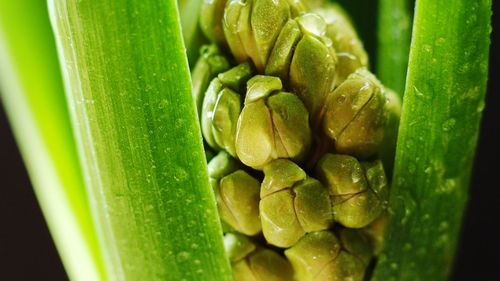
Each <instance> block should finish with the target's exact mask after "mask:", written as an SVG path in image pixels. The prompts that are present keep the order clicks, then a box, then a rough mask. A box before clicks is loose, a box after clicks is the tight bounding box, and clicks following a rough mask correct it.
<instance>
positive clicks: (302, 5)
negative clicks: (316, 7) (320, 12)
mask: <svg viewBox="0 0 500 281" xmlns="http://www.w3.org/2000/svg"><path fill="white" fill-rule="evenodd" d="M287 2H288V5H289V6H290V14H291V18H296V17H298V16H300V15H301V14H304V13H305V12H306V11H307V10H308V9H309V7H310V6H309V4H310V2H311V1H310V0H305V1H303V0H287Z"/></svg>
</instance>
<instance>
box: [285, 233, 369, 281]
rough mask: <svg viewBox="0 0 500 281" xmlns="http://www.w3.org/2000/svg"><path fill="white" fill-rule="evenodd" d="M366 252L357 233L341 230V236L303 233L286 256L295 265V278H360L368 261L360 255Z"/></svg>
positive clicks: (312, 280) (310, 280) (334, 280)
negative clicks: (344, 232) (345, 232)
mask: <svg viewBox="0 0 500 281" xmlns="http://www.w3.org/2000/svg"><path fill="white" fill-rule="evenodd" d="M349 231H352V230H349ZM351 239H353V241H350V240H351ZM360 250H361V252H358V251H360ZM364 251H365V245H364V244H363V241H362V240H358V237H356V234H354V233H347V234H345V235H344V234H342V233H341V237H340V239H338V238H337V236H336V235H335V234H334V233H333V232H330V231H320V232H312V233H309V234H307V235H306V236H304V237H303V238H302V239H301V240H300V241H299V242H298V243H297V244H296V245H294V246H293V247H291V248H290V249H288V250H286V251H285V255H286V256H287V258H288V260H289V261H290V263H291V264H292V267H293V269H294V271H295V278H296V280H301V281H316V280H321V281H343V280H353V281H357V280H359V281H361V280H363V278H364V272H365V269H366V266H367V263H366V260H364V259H362V258H360V257H359V255H360V254H361V255H364V254H365V252H364Z"/></svg>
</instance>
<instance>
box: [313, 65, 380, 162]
mask: <svg viewBox="0 0 500 281" xmlns="http://www.w3.org/2000/svg"><path fill="white" fill-rule="evenodd" d="M385 104H386V97H385V92H384V88H383V86H382V85H381V84H380V82H379V81H378V80H377V79H376V78H375V76H373V74H371V73H370V72H369V71H368V70H366V69H364V68H360V69H358V70H357V71H356V72H354V73H353V74H351V75H349V77H348V78H347V80H345V81H344V82H343V83H342V84H340V85H339V86H338V87H337V88H336V89H335V91H334V92H333V93H332V94H331V95H330V96H329V97H328V99H327V101H326V104H325V106H324V112H323V130H324V133H325V134H326V135H327V136H329V137H330V138H331V139H333V140H334V141H335V150H336V151H337V152H338V153H343V154H349V155H353V156H356V157H359V158H367V157H369V156H371V155H373V154H374V153H376V152H377V149H378V148H379V146H380V144H381V142H382V140H383V138H384V128H385V124H386V119H387V112H386V110H385Z"/></svg>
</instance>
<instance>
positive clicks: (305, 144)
mask: <svg viewBox="0 0 500 281" xmlns="http://www.w3.org/2000/svg"><path fill="white" fill-rule="evenodd" d="M280 89H281V82H280V81H279V78H276V77H270V76H261V75H257V76H255V77H253V78H252V79H250V80H249V81H248V92H247V97H246V99H245V106H244V108H243V110H242V111H241V114H240V117H239V119H238V126H237V133H236V154H237V155H238V158H239V159H240V160H241V162H243V163H244V164H245V165H247V166H250V167H252V168H255V169H261V168H262V167H263V166H265V165H266V164H267V163H268V162H270V161H271V160H273V159H277V158H291V159H293V160H296V161H300V160H302V159H303V158H304V156H305V155H306V153H307V151H308V150H309V147H310V144H311V130H310V128H309V114H308V112H307V110H306V108H305V107H304V105H303V104H302V102H301V101H300V99H299V98H298V97H297V96H295V95H293V94H290V93H286V92H281V91H279V90H280Z"/></svg>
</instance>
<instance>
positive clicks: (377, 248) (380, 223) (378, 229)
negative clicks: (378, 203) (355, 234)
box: [361, 211, 389, 256]
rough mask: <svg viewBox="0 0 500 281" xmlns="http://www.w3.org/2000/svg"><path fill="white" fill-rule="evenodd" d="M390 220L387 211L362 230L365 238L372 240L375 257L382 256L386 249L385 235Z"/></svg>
mask: <svg viewBox="0 0 500 281" xmlns="http://www.w3.org/2000/svg"><path fill="white" fill-rule="evenodd" d="M388 218H389V215H388V213H387V211H386V212H384V213H382V215H380V216H379V217H378V218H377V219H376V220H374V221H373V222H372V223H370V224H369V225H367V226H366V227H364V228H362V229H361V231H362V232H363V233H364V234H365V236H366V237H368V239H369V240H370V243H371V245H372V249H373V255H375V256H377V255H378V254H380V252H381V251H382V248H383V247H384V234H385V227H386V225H387V220H388Z"/></svg>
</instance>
